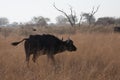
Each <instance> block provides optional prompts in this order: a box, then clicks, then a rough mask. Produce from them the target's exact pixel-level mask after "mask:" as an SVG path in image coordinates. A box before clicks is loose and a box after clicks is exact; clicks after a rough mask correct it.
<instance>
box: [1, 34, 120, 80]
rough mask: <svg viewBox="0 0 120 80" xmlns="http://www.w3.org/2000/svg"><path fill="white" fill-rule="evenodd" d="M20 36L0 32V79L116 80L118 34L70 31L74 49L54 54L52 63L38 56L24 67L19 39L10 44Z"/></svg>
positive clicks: (119, 50)
mask: <svg viewBox="0 0 120 80" xmlns="http://www.w3.org/2000/svg"><path fill="white" fill-rule="evenodd" d="M57 36H59V37H61V35H57ZM62 36H63V37H64V38H66V37H67V36H68V35H62ZM22 38H23V37H19V36H16V35H14V36H9V37H7V38H6V39H5V38H4V37H2V36H0V80H120V34H114V33H91V34H88V33H76V34H74V35H71V38H72V39H73V41H74V43H75V45H76V46H77V48H78V49H77V51H76V52H71V53H70V52H67V51H66V52H63V53H61V54H58V55H56V56H55V58H56V63H57V64H56V67H54V66H53V65H51V64H50V63H49V62H47V58H46V56H40V57H39V59H38V65H37V64H34V63H33V62H32V61H31V62H30V68H27V67H26V63H25V54H24V48H23V43H22V44H20V45H19V46H17V47H14V46H11V45H10V43H11V42H13V41H17V40H20V39H22Z"/></svg>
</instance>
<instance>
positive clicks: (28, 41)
mask: <svg viewBox="0 0 120 80" xmlns="http://www.w3.org/2000/svg"><path fill="white" fill-rule="evenodd" d="M23 41H25V43H24V48H25V54H26V61H27V63H28V64H29V60H30V56H31V55H33V58H32V60H33V62H36V60H37V58H38V56H40V55H47V57H48V59H51V60H52V62H54V63H55V59H54V55H55V54H57V53H60V52H64V51H66V50H67V51H70V52H72V51H76V50H77V48H76V47H75V45H74V44H73V41H72V40H71V39H70V38H69V39H67V40H66V41H63V40H61V39H59V38H57V37H55V36H54V35H51V34H42V35H30V36H29V38H24V39H23V40H21V41H19V42H13V43H11V44H12V45H13V46H16V45H18V44H19V43H21V42H23Z"/></svg>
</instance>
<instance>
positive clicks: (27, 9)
mask: <svg viewBox="0 0 120 80" xmlns="http://www.w3.org/2000/svg"><path fill="white" fill-rule="evenodd" d="M53 3H55V4H56V7H57V8H59V9H62V10H63V11H65V12H66V13H70V7H69V5H70V6H72V7H73V9H74V10H75V11H76V15H77V16H79V15H80V14H81V12H87V13H89V12H91V11H92V8H93V7H95V8H96V7H97V6H99V5H100V8H99V10H98V12H97V13H96V14H95V15H94V16H95V17H96V18H99V17H115V18H119V17H120V10H119V8H120V0H0V17H6V18H8V19H9V21H10V22H11V23H12V22H28V21H30V20H31V19H32V18H33V17H34V16H43V17H47V18H50V19H51V22H55V18H56V17H57V16H59V15H63V14H62V13H61V12H59V11H57V10H56V9H55V8H54V7H53Z"/></svg>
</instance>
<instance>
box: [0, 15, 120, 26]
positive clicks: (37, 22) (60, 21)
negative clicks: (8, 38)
mask: <svg viewBox="0 0 120 80" xmlns="http://www.w3.org/2000/svg"><path fill="white" fill-rule="evenodd" d="M68 16H69V18H70V20H71V21H72V16H71V15H68ZM90 17H91V16H90V15H89V14H88V13H82V19H81V21H80V24H81V25H90V24H95V25H111V24H120V18H114V17H100V18H98V19H96V18H95V17H94V16H92V17H91V19H90ZM55 19H56V23H51V24H52V25H56V26H57V25H58V26H64V25H70V23H69V20H68V19H67V18H66V17H65V16H63V15H59V16H57V17H56V18H55ZM89 19H90V20H89ZM49 22H50V18H45V17H43V16H38V17H33V18H32V19H31V20H30V21H29V22H25V23H18V22H13V23H11V24H10V23H9V20H8V19H7V18H5V17H1V18H0V26H18V25H25V26H41V27H42V26H49V25H51V24H49ZM72 22H74V21H72ZM75 24H77V25H79V22H78V18H77V17H75Z"/></svg>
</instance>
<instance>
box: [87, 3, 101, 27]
mask: <svg viewBox="0 0 120 80" xmlns="http://www.w3.org/2000/svg"><path fill="white" fill-rule="evenodd" d="M99 7H100V5H99V6H98V7H97V8H96V10H95V7H93V9H92V12H91V13H89V17H88V22H89V25H91V23H92V20H93V19H94V15H95V13H97V11H98V9H99Z"/></svg>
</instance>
